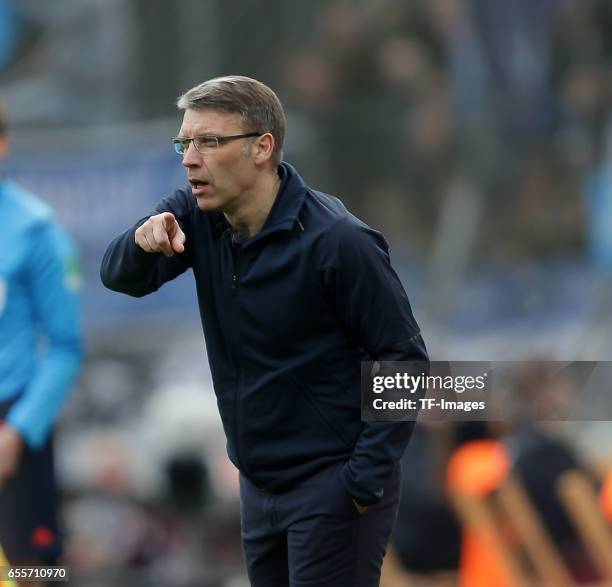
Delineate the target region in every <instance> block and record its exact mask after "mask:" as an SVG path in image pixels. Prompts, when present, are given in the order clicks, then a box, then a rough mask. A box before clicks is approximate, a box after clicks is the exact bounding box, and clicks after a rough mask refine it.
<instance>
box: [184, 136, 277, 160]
mask: <svg viewBox="0 0 612 587" xmlns="http://www.w3.org/2000/svg"><path fill="white" fill-rule="evenodd" d="M264 134H265V133H262V132H248V133H245V134H241V135H228V136H221V137H219V136H217V135H198V136H195V137H173V138H172V145H173V146H174V151H175V153H176V154H177V155H180V156H181V157H184V156H185V155H186V153H187V151H188V150H189V144H190V143H193V146H194V147H195V148H196V151H197V152H198V153H200V154H201V155H206V154H207V153H212V152H214V151H216V150H217V149H218V148H219V147H220V146H221V145H222V144H223V143H228V142H229V141H235V140H237V139H248V138H251V137H260V136H262V135H264ZM204 139H205V140H207V141H213V140H214V141H216V146H215V147H213V148H211V149H207V150H205V151H201V150H200V149H201V148H202V147H201V146H200V148H198V143H197V141H198V140H200V141H201V140H204ZM180 148H183V151H182V152H181V151H179V149H180Z"/></svg>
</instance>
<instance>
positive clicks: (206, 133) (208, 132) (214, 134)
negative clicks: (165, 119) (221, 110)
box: [176, 130, 222, 137]
mask: <svg viewBox="0 0 612 587" xmlns="http://www.w3.org/2000/svg"><path fill="white" fill-rule="evenodd" d="M221 134H222V133H220V132H217V131H214V130H205V131H201V132H195V133H193V134H190V135H187V134H184V133H182V132H181V131H179V133H178V135H176V136H177V137H217V136H221Z"/></svg>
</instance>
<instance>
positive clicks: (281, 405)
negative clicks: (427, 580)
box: [101, 76, 427, 587]
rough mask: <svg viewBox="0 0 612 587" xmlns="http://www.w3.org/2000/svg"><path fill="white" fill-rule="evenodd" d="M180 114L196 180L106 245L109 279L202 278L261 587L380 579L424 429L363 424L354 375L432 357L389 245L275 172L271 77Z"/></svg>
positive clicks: (279, 111) (208, 97)
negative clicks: (366, 364)
mask: <svg viewBox="0 0 612 587" xmlns="http://www.w3.org/2000/svg"><path fill="white" fill-rule="evenodd" d="M178 106H179V108H180V109H181V110H184V115H183V123H182V126H181V129H180V131H179V136H178V137H176V138H175V139H174V146H175V149H176V151H177V153H179V154H180V155H181V156H182V157H183V160H182V163H183V166H184V167H185V169H186V171H187V176H188V179H189V183H190V186H189V187H187V188H183V189H179V190H177V191H176V192H175V193H174V194H173V195H171V196H170V197H168V198H166V199H165V200H163V201H162V202H161V203H160V204H159V205H158V206H157V208H156V209H155V211H154V212H153V214H152V215H150V216H146V217H145V218H143V219H141V220H140V221H138V222H137V223H136V224H135V225H134V226H133V227H132V228H130V229H128V230H126V231H125V232H124V233H123V234H121V235H120V236H118V237H117V238H116V239H115V240H114V241H113V242H112V243H111V244H110V245H109V247H108V249H107V251H106V254H105V256H104V259H103V261H102V268H101V277H102V280H103V282H104V284H105V285H106V286H107V287H109V288H111V289H114V290H116V291H120V292H124V293H127V294H130V295H133V296H143V295H146V294H148V293H151V292H153V291H155V290H157V289H158V288H159V287H160V286H161V285H163V284H164V283H165V282H167V281H170V280H172V279H174V278H175V277H177V276H178V275H179V274H181V273H183V272H184V271H186V270H187V269H189V268H191V269H192V270H193V272H194V275H195V280H196V286H197V292H198V300H199V305H200V312H201V317H202V324H203V328H204V334H205V337H206V343H207V344H206V347H207V352H208V358H209V361H210V366H211V371H212V374H213V380H214V385H215V392H216V394H217V399H218V405H219V410H220V413H221V417H222V420H223V424H224V428H225V432H226V435H227V439H228V453H229V456H230V459H231V460H232V462H233V463H234V464H235V465H236V467H237V468H238V469H239V470H240V472H241V476H240V491H241V515H242V538H243V546H244V554H245V558H246V564H247V570H248V574H249V579H250V581H251V583H252V585H254V586H256V587H257V586H264V585H266V586H267V585H279V586H280V585H298V584H300V585H302V584H308V585H312V586H313V587H314V586H315V585H316V586H318V587H323V586H330V587H331V586H334V587H342V586H346V587H359V586H363V587H365V586H369V587H373V586H375V585H378V583H379V576H380V567H381V563H382V559H383V556H384V553H385V550H386V547H387V543H388V540H389V536H390V533H391V530H392V527H393V525H394V523H395V519H396V514H397V507H398V501H399V487H400V477H401V467H400V465H399V460H400V458H401V456H402V454H403V452H404V450H405V448H406V445H407V444H408V441H409V439H410V436H411V433H412V430H413V427H414V422H369V423H363V422H362V421H361V413H360V405H361V398H360V364H361V361H363V360H397V361H400V360H406V361H408V360H413V361H421V362H427V353H426V350H425V345H424V343H423V340H422V338H421V335H420V332H419V328H418V326H417V324H416V321H415V320H414V317H413V316H412V311H411V308H410V304H409V302H408V298H407V296H406V294H405V292H404V289H403V287H402V285H401V283H400V281H399V279H398V277H397V275H396V273H395V271H394V270H393V268H392V267H391V265H390V260H389V253H388V247H387V244H386V242H385V240H384V238H383V237H382V236H381V235H380V233H378V232H376V231H374V230H372V229H370V228H369V227H368V226H367V225H365V224H364V223H363V222H361V221H360V220H358V219H357V218H356V217H354V216H353V215H352V214H350V213H349V212H348V211H347V210H346V208H345V207H344V205H343V204H342V203H341V202H340V200H338V199H337V198H335V197H333V196H329V195H327V194H323V193H321V192H317V191H314V190H312V189H310V188H309V187H308V186H307V185H306V184H305V183H304V181H303V179H302V178H301V177H300V176H299V174H298V173H297V171H296V170H295V169H294V168H293V167H292V166H291V165H289V164H287V163H286V162H283V161H282V153H283V140H284V130H285V115H284V112H283V108H282V105H281V104H280V102H279V100H278V98H277V96H276V95H275V94H274V92H273V91H272V90H271V89H270V88H268V87H267V86H265V85H264V84H262V83H261V82H258V81H256V80H253V79H250V78H246V77H242V76H227V77H222V78H216V79H213V80H209V81H206V82H204V83H202V84H200V85H199V86H196V87H195V88H192V89H191V90H189V91H188V92H187V93H186V94H184V95H183V96H181V97H180V98H179V101H178Z"/></svg>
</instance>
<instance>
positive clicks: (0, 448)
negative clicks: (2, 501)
mask: <svg viewBox="0 0 612 587" xmlns="http://www.w3.org/2000/svg"><path fill="white" fill-rule="evenodd" d="M23 447H24V442H23V438H22V437H21V434H19V432H17V430H15V428H13V427H12V426H11V425H9V424H7V423H6V422H0V489H2V486H3V485H4V483H5V481H6V480H7V478H8V477H10V476H11V475H13V474H14V473H15V471H16V470H17V466H18V464H19V459H20V458H21V454H22V453H23Z"/></svg>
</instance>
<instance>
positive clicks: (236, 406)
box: [230, 250, 249, 476]
mask: <svg viewBox="0 0 612 587" xmlns="http://www.w3.org/2000/svg"><path fill="white" fill-rule="evenodd" d="M239 258H240V252H239V250H237V251H233V254H232V259H233V261H234V267H233V269H234V270H233V273H232V285H231V290H232V298H234V304H233V305H234V311H233V312H232V317H231V320H232V322H231V341H230V348H231V349H232V351H231V354H232V362H233V363H234V372H235V373H236V376H237V377H236V388H235V392H234V440H235V447H236V460H237V461H238V465H239V467H240V469H241V470H242V471H243V472H244V473H245V474H246V475H247V476H249V472H248V468H247V467H246V466H245V465H244V463H243V462H242V459H241V456H240V454H241V452H242V451H241V444H242V443H241V437H240V434H239V430H240V405H239V403H240V392H241V389H242V370H241V369H240V361H239V360H237V358H238V359H239V357H236V352H237V351H236V350H235V349H237V348H238V346H237V344H236V343H237V341H238V336H236V332H235V330H236V327H237V320H236V316H237V315H238V311H237V310H238V299H237V295H238V266H239Z"/></svg>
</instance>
